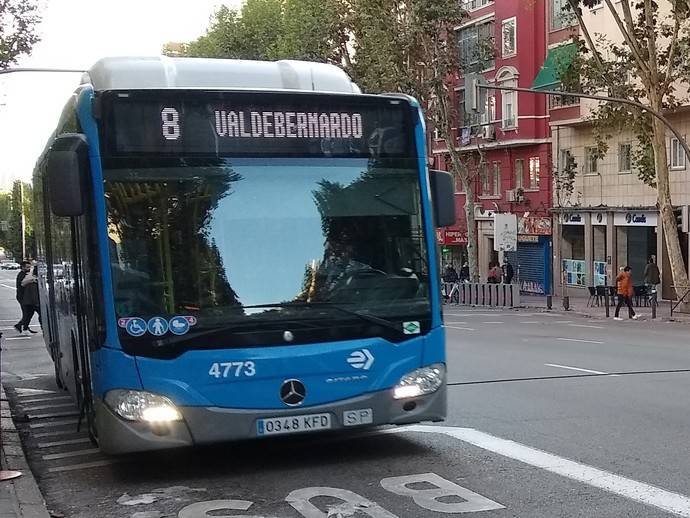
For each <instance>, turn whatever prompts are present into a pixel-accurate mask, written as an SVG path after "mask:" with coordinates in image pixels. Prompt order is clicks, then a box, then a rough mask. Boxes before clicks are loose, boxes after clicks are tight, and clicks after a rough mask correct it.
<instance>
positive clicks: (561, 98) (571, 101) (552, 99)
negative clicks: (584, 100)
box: [549, 86, 580, 110]
mask: <svg viewBox="0 0 690 518" xmlns="http://www.w3.org/2000/svg"><path fill="white" fill-rule="evenodd" d="M561 88H562V87H561V86H559V87H558V88H554V90H561ZM577 104H580V98H579V97H573V96H572V95H549V110H553V109H554V108H563V107H564V106H574V105H577Z"/></svg>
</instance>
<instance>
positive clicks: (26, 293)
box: [14, 261, 41, 333]
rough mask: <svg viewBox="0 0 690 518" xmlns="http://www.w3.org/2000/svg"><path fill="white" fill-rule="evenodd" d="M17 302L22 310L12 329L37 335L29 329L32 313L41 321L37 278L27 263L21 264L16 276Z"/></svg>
mask: <svg viewBox="0 0 690 518" xmlns="http://www.w3.org/2000/svg"><path fill="white" fill-rule="evenodd" d="M17 301H18V302H19V305H20V306H21V308H22V319H21V320H20V321H19V322H17V323H16V324H15V325H14V328H15V329H16V330H17V331H19V332H20V333H22V332H24V331H28V332H29V333H37V332H38V331H34V330H33V329H31V328H30V327H29V324H30V323H31V319H32V318H33V316H34V313H38V320H39V322H40V321H41V313H40V310H39V306H38V304H39V301H38V278H37V277H36V273H35V272H34V271H32V265H31V263H30V262H29V261H22V262H21V270H20V271H19V273H18V274H17Z"/></svg>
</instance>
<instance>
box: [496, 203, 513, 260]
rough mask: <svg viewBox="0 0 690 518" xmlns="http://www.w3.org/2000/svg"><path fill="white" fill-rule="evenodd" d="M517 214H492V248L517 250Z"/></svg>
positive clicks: (503, 250) (506, 250)
mask: <svg viewBox="0 0 690 518" xmlns="http://www.w3.org/2000/svg"><path fill="white" fill-rule="evenodd" d="M517 236H518V231H517V216H516V215H515V214H510V213H504V212H501V213H497V214H494V250H495V251H497V252H514V251H515V250H517Z"/></svg>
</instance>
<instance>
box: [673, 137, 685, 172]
mask: <svg viewBox="0 0 690 518" xmlns="http://www.w3.org/2000/svg"><path fill="white" fill-rule="evenodd" d="M683 138H685V137H683ZM671 169H685V150H684V149H683V146H681V145H680V142H679V141H678V139H677V138H675V137H674V138H672V139H671Z"/></svg>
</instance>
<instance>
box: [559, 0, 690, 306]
mask: <svg viewBox="0 0 690 518" xmlns="http://www.w3.org/2000/svg"><path fill="white" fill-rule="evenodd" d="M552 2H553V3H558V0H552ZM602 4H603V2H602ZM552 16H554V14H553V12H552ZM583 17H584V20H585V23H586V25H587V26H588V27H589V28H590V32H591V33H592V34H597V33H598V34H607V35H612V36H609V39H613V38H614V37H615V36H616V35H617V34H618V30H617V28H616V27H615V22H614V21H613V19H612V17H611V15H610V13H609V12H608V9H607V8H606V7H605V6H603V5H602V6H600V7H598V8H594V9H583ZM571 30H572V31H575V30H576V29H575V28H571ZM566 45H568V43H567V41H552V43H551V45H550V52H558V51H559V49H560V50H561V51H562V49H563V48H565V46H566ZM561 53H562V52H561ZM684 93H685V94H687V88H685V92H683V91H681V92H679V94H680V95H681V96H682V94H684ZM596 102H597V101H589V100H582V101H580V102H578V101H577V100H576V99H573V98H572V97H570V98H567V97H563V98H561V99H556V101H555V102H554V100H552V101H550V120H551V122H550V125H551V133H552V163H553V167H554V169H557V170H558V171H559V172H560V171H563V170H564V168H565V167H566V165H567V164H568V163H570V164H573V160H574V166H575V168H576V176H575V182H574V189H573V192H572V194H571V195H567V194H566V193H564V192H563V190H561V191H560V192H559V191H558V189H557V186H556V185H555V186H554V195H553V206H554V209H553V212H554V214H553V238H554V246H553V261H554V264H553V271H554V272H555V273H554V288H555V290H554V291H555V293H557V294H561V293H563V287H564V286H565V287H566V288H567V289H566V292H567V293H569V294H571V295H572V294H573V293H574V292H573V290H575V292H577V291H579V290H581V291H582V292H584V293H587V289H588V287H591V286H600V285H604V286H607V285H615V277H616V275H617V273H618V270H619V268H620V267H623V266H625V265H629V266H631V267H632V274H633V283H634V284H635V285H642V284H643V283H644V282H643V279H644V268H645V265H646V263H647V260H648V259H649V257H650V256H655V257H656V258H657V264H658V265H659V268H660V270H661V274H662V293H661V294H662V296H663V297H664V298H672V296H673V293H672V289H671V288H670V286H671V285H672V279H671V275H670V266H669V263H668V257H667V254H666V247H665V241H664V235H663V232H662V228H661V220H660V218H659V213H658V210H657V208H656V192H655V190H654V189H653V188H651V187H648V186H647V185H645V184H644V183H643V181H642V180H641V179H639V178H638V175H637V172H636V171H635V167H634V164H633V159H632V154H633V153H634V151H635V147H636V146H637V141H636V139H635V138H634V136H633V135H632V134H631V133H626V132H621V133H619V134H616V135H614V136H613V137H612V138H611V139H610V141H609V142H608V151H607V153H606V155H605V156H604V157H602V158H600V159H597V158H596V152H595V150H594V145H595V143H594V137H593V135H592V126H591V123H589V122H588V118H589V116H590V114H591V111H592V108H593V107H594V106H595V103H596ZM667 117H668V119H669V120H670V121H671V123H672V124H673V125H674V126H675V127H676V128H678V129H679V131H680V133H681V135H690V106H684V107H681V108H680V109H678V110H677V111H675V112H674V113H669V114H667ZM666 145H667V150H668V157H669V162H670V163H669V167H670V169H671V186H672V189H671V190H672V199H673V203H674V205H675V206H676V207H677V213H678V218H677V219H678V223H679V231H680V235H681V239H680V241H681V249H682V251H683V256H684V259H685V264H686V265H687V264H688V251H689V250H688V247H689V246H690V245H689V242H688V210H687V207H688V205H690V164H688V157H686V156H685V153H684V152H683V149H682V147H681V146H680V145H679V142H678V141H677V139H675V138H674V137H673V135H672V133H671V132H670V131H669V132H668V134H667V138H666ZM571 167H572V165H571ZM555 176H556V175H555V174H554V178H555Z"/></svg>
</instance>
